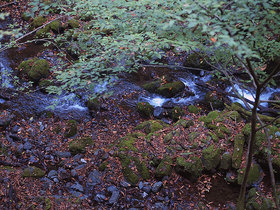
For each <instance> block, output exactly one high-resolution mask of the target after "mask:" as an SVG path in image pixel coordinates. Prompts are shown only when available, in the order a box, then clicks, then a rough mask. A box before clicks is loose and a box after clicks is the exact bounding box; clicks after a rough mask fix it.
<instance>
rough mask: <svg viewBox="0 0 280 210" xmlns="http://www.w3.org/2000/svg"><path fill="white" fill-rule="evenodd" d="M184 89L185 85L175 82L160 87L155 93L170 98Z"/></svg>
mask: <svg viewBox="0 0 280 210" xmlns="http://www.w3.org/2000/svg"><path fill="white" fill-rule="evenodd" d="M184 89H185V85H184V83H183V82H181V81H175V82H170V83H166V84H164V85H161V86H160V87H159V88H158V89H157V93H158V94H160V95H162V96H165V97H167V98H172V97H174V96H176V95H177V94H178V93H180V92H182V91H183V90H184Z"/></svg>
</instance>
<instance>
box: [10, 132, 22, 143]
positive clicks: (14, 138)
mask: <svg viewBox="0 0 280 210" xmlns="http://www.w3.org/2000/svg"><path fill="white" fill-rule="evenodd" d="M9 136H10V137H11V138H12V139H13V140H14V141H22V140H23V139H22V138H21V137H19V136H18V135H16V134H12V133H11V134H10V135H9Z"/></svg>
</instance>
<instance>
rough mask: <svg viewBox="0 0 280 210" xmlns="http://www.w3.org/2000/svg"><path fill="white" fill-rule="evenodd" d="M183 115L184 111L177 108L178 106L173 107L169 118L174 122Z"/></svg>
mask: <svg viewBox="0 0 280 210" xmlns="http://www.w3.org/2000/svg"><path fill="white" fill-rule="evenodd" d="M184 114H185V112H184V110H183V109H182V108H181V107H179V106H175V107H174V108H173V109H172V111H171V118H172V120H174V121H177V120H179V119H180V118H181V117H182V116H183V115H184Z"/></svg>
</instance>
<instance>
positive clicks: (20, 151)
mask: <svg viewBox="0 0 280 210" xmlns="http://www.w3.org/2000/svg"><path fill="white" fill-rule="evenodd" d="M22 151H23V144H19V145H18V146H17V152H18V153H22Z"/></svg>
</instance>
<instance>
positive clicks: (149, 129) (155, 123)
mask: <svg viewBox="0 0 280 210" xmlns="http://www.w3.org/2000/svg"><path fill="white" fill-rule="evenodd" d="M167 126H168V125H167V124H166V123H164V122H163V121H161V120H149V121H145V122H143V123H141V124H139V125H137V126H136V127H135V129H136V130H144V132H145V133H146V134H149V133H154V132H156V131H158V130H161V129H163V128H165V127H167Z"/></svg>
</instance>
